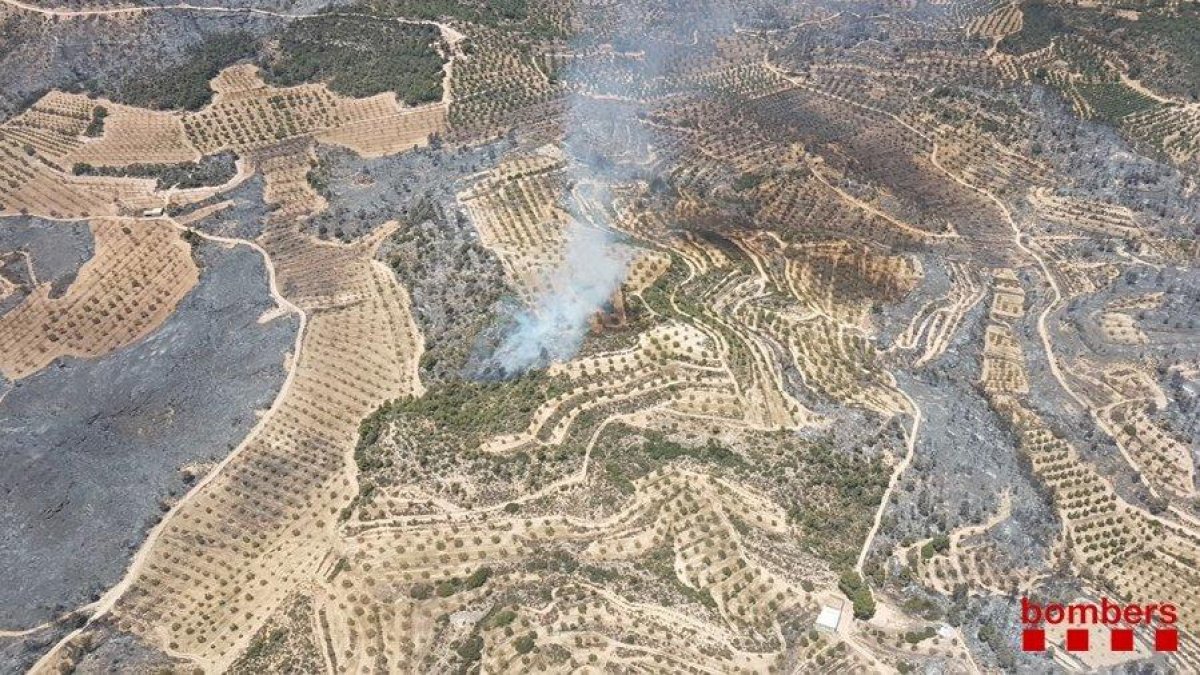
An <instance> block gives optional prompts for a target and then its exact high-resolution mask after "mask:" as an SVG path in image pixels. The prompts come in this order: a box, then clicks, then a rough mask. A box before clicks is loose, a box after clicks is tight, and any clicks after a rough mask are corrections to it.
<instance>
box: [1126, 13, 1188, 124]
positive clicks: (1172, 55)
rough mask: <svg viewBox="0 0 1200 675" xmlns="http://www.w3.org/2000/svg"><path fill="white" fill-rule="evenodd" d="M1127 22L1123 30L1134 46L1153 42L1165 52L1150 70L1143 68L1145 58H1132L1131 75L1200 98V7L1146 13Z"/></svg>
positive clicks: (1169, 89)
mask: <svg viewBox="0 0 1200 675" xmlns="http://www.w3.org/2000/svg"><path fill="white" fill-rule="evenodd" d="M1125 23H1126V24H1127V25H1122V26H1121V30H1122V32H1127V33H1128V36H1129V37H1128V41H1129V44H1130V45H1131V46H1135V47H1137V46H1141V47H1143V48H1144V47H1145V46H1146V45H1154V46H1155V47H1157V48H1158V49H1161V50H1162V51H1163V53H1164V57H1163V58H1160V59H1158V60H1157V61H1158V62H1157V63H1155V64H1154V66H1155V68H1154V69H1153V71H1150V72H1143V70H1144V66H1145V65H1147V60H1146V59H1130V75H1132V76H1133V77H1136V78H1144V79H1145V80H1146V81H1147V83H1148V84H1150V85H1152V86H1161V87H1163V88H1164V89H1166V90H1168V91H1177V92H1180V93H1182V94H1185V95H1187V96H1189V97H1190V98H1191V99H1192V100H1193V101H1195V100H1200V10H1197V9H1196V8H1194V7H1186V6H1184V7H1181V8H1180V9H1179V13H1178V14H1166V13H1161V14H1152V13H1143V14H1142V16H1141V18H1140V19H1139V20H1137V21H1129V22H1125Z"/></svg>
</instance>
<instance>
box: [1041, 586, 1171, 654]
mask: <svg viewBox="0 0 1200 675" xmlns="http://www.w3.org/2000/svg"><path fill="white" fill-rule="evenodd" d="M1178 620H1179V609H1178V608H1177V607H1176V606H1175V605H1173V604H1171V603H1162V604H1154V605H1139V604H1130V605H1125V604H1121V603H1118V602H1113V601H1111V600H1109V599H1108V598H1101V599H1100V602H1099V603H1093V602H1086V603H1079V604H1071V605H1063V604H1058V603H1049V604H1046V605H1039V604H1038V603H1036V602H1032V601H1030V600H1029V598H1021V623H1022V625H1023V626H1024V629H1023V630H1022V632H1021V648H1022V649H1023V650H1024V651H1027V652H1040V651H1044V650H1045V649H1046V630H1045V628H1043V626H1045V625H1052V626H1053V625H1058V624H1063V623H1065V624H1068V625H1070V626H1072V627H1071V628H1068V629H1067V640H1066V648H1067V651H1069V652H1086V651H1088V649H1090V648H1091V645H1090V641H1091V628H1090V627H1089V626H1090V625H1098V626H1107V627H1108V628H1109V649H1110V650H1111V651H1114V652H1132V651H1133V650H1134V643H1133V630H1134V627H1135V626H1147V627H1151V626H1152V627H1154V650H1155V651H1159V652H1173V651H1176V650H1178V649H1179V633H1178V631H1177V630H1176V629H1175V628H1174V625H1175V622H1176V621H1178Z"/></svg>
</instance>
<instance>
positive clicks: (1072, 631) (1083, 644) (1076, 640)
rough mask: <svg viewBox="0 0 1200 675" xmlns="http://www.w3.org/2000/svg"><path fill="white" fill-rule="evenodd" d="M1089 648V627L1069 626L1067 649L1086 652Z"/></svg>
mask: <svg viewBox="0 0 1200 675" xmlns="http://www.w3.org/2000/svg"><path fill="white" fill-rule="evenodd" d="M1087 650H1088V629H1086V628H1068V629H1067V651H1069V652H1086V651H1087Z"/></svg>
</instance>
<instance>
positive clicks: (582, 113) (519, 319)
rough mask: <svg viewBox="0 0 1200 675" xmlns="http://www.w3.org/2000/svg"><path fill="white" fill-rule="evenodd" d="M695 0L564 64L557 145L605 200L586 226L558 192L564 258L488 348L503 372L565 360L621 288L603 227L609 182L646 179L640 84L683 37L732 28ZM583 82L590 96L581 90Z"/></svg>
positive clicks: (655, 74) (577, 178)
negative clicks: (593, 58)
mask: <svg viewBox="0 0 1200 675" xmlns="http://www.w3.org/2000/svg"><path fill="white" fill-rule="evenodd" d="M702 4H703V3H696V4H694V5H690V6H689V5H682V7H685V8H686V10H684V11H681V12H680V14H681V17H682V18H681V19H680V20H679V21H677V22H675V25H671V24H666V25H659V26H656V27H655V30H656V32H657V33H658V35H657V36H656V37H654V38H647V39H645V40H642V39H639V40H638V41H637V42H636V44H635V46H631V47H627V48H626V49H630V50H637V51H636V52H627V53H624V54H616V55H615V56H613V57H612V59H613V60H612V61H611V62H609V63H608V64H606V66H602V67H600V68H596V69H589V70H587V71H586V72H585V71H584V70H583V69H582V68H568V70H567V73H566V78H565V81H566V83H567V88H568V90H569V91H570V92H571V93H570V94H569V97H568V101H567V112H566V117H565V129H564V136H565V138H564V149H565V151H566V154H567V157H568V169H567V171H568V181H569V185H573V186H579V185H586V186H588V187H589V188H592V189H593V190H594V191H595V192H597V194H599V195H601V197H602V199H601V201H602V202H603V203H604V206H605V208H603V209H599V211H600V212H601V213H600V214H596V215H595V216H594V217H593V218H592V219H591V221H590V223H589V224H584V223H585V221H586V219H584V218H582V217H580V216H581V214H580V211H579V208H578V205H576V204H574V203H573V201H572V199H571V197H570V194H566V195H564V197H563V208H564V210H565V211H566V212H567V213H568V214H569V215H570V223H569V224H568V226H567V229H566V232H565V235H566V243H565V251H564V256H563V262H562V264H561V265H560V266H559V267H558V268H557V269H555V270H554V271H552V272H551V273H550V274H549V275H548V278H547V280H546V281H547V283H546V284H544V285H543V288H545V289H546V290H544V291H543V292H541V294H540V295H539V296H538V297H536V298H535V299H534V301H533V302H532V303H531V304H530V305H529V306H527V307H525V308H524V309H522V310H520V311H519V312H518V313H517V315H516V316H514V317H513V321H512V327H511V328H510V330H509V331H508V332H507V334H506V335H505V336H504V337H503V339H502V340H501V342H500V344H499V346H498V347H497V348H496V350H495V352H494V353H493V355H492V359H491V362H492V364H493V365H495V366H499V367H500V368H502V369H503V370H504V372H505V373H506V374H508V375H514V374H518V373H522V372H525V371H527V370H529V369H530V368H534V367H538V366H540V365H545V364H546V363H547V362H548V361H551V360H559V361H561V360H566V359H569V358H571V357H572V356H573V355H574V354H575V352H576V351H578V349H579V347H580V345H581V344H582V342H583V339H584V337H585V336H586V335H587V331H588V329H589V326H590V319H591V317H592V316H593V315H594V314H595V313H596V312H597V311H599V310H600V309H601V308H602V307H603V306H604V305H605V303H607V302H608V301H609V299H610V298H611V297H612V295H613V293H614V292H616V291H617V289H618V288H619V287H620V284H621V282H622V281H623V279H624V277H625V272H626V264H627V260H628V255H627V254H625V255H623V254H622V253H623V252H622V251H621V249H620V244H618V242H617V240H616V237H615V236H614V235H613V233H612V232H611V231H610V230H609V229H608V225H609V223H608V222H607V218H608V214H609V212H608V208H607V207H608V206H609V202H610V200H609V199H608V194H609V193H608V190H607V187H608V186H610V185H612V184H614V183H618V182H628V181H631V180H639V179H645V178H646V174H645V169H646V168H647V167H646V166H645V163H646V162H647V160H648V158H649V157H650V156H651V154H652V153H651V152H650V150H649V148H650V143H649V137H648V134H647V130H646V128H645V127H644V125H643V122H642V120H641V119H640V116H639V113H642V112H645V111H646V108H647V106H646V105H644V104H642V103H640V102H639V99H640V98H642V96H643V92H644V90H642V89H640V87H639V85H645V84H646V83H652V82H655V81H656V80H658V79H659V78H660V76H661V75H662V74H663V73H664V72H665V71H666V70H668V69H670V68H672V67H674V66H677V65H678V64H679V62H680V60H681V59H682V58H683V57H684V54H683V51H684V50H685V49H687V45H691V44H694V42H695V35H696V31H697V30H713V29H716V30H718V31H727V30H729V29H731V28H732V25H733V21H732V16H731V15H730V14H728V13H727V12H725V11H722V10H720V9H716V8H711V7H709V8H706V7H701V6H699V5H702ZM619 7H623V8H624V9H617V10H615V11H617V12H619V13H621V14H625V15H626V16H623V17H620V18H619V19H617V23H616V24H615V25H626V26H631V30H636V29H634V28H632V26H636V25H637V24H638V22H639V21H640V20H641V18H639V15H637V14H636V13H634V12H632V11H630V10H629V7H628V6H627V5H624V6H619ZM714 9H716V11H714ZM675 11H679V10H674V9H673V10H672V12H675ZM668 14H670V12H669V13H668ZM664 36H665V37H664ZM638 37H639V38H641V37H643V36H640V35H639V36H638ZM589 45H590V47H595V46H596V44H595V43H590V42H588V39H587V37H586V36H582V39H577V40H575V44H574V48H575V49H576V50H579V51H586V50H588V49H589ZM601 58H604V57H601ZM584 90H586V91H587V92H589V94H590V95H589V94H585V93H582V92H583V91H584ZM593 211H595V210H593ZM589 213H592V211H589ZM597 220H600V221H602V222H596V221H597Z"/></svg>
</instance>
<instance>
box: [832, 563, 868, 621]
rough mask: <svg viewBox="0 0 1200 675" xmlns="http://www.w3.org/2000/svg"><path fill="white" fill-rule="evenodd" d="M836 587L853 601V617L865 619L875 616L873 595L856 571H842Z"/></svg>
mask: <svg viewBox="0 0 1200 675" xmlns="http://www.w3.org/2000/svg"><path fill="white" fill-rule="evenodd" d="M838 589H840V590H841V591H842V593H845V594H846V597H848V598H850V601H851V602H853V603H854V618H856V619H861V620H863V621H866V620H867V619H870V618H871V617H873V616H875V597H874V596H873V595H871V588H870V587H869V586H867V584H866V582H865V581H863V578H862V576H861V575H860V574H859V573H858V572H855V571H853V570H847V571H845V572H843V573H842V576H841V577H840V578H839V579H838Z"/></svg>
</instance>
